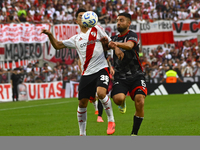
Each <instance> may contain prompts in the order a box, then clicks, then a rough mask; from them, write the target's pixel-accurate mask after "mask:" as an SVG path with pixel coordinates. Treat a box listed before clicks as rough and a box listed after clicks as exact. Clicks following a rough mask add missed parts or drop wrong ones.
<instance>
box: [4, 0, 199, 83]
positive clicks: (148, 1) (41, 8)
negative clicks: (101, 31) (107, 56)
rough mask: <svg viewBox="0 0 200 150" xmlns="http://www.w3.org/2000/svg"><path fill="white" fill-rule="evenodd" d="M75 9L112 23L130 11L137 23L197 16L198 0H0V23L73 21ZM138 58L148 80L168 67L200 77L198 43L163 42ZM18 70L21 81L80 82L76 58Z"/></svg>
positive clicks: (180, 74)
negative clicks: (21, 77)
mask: <svg viewBox="0 0 200 150" xmlns="http://www.w3.org/2000/svg"><path fill="white" fill-rule="evenodd" d="M78 8H85V9H86V10H92V11H95V12H96V13H97V15H98V16H99V21H100V23H102V24H107V23H115V22H116V17H117V15H118V14H119V13H121V12H129V13H130V14H131V15H132V19H133V20H135V21H138V22H144V21H150V22H153V21H155V20H160V19H165V20H166V19H168V20H173V21H177V20H183V19H199V18H200V1H199V0H110V1H109V0H0V23H12V22H14V23H19V22H31V23H50V24H60V23H73V24H75V12H76V10H77V9H78ZM140 60H141V65H142V67H143V69H144V71H145V72H146V79H147V80H148V79H150V78H162V77H163V75H164V74H165V72H166V71H167V70H168V69H169V68H170V67H173V69H175V70H176V71H177V73H178V75H179V77H194V76H200V42H199V43H191V42H189V41H185V42H184V46H183V47H180V48H175V47H174V46H171V45H168V44H167V43H164V46H158V47H157V48H156V49H152V50H151V52H150V54H149V55H145V53H142V51H141V50H140ZM111 61H112V59H111ZM18 72H19V73H21V74H22V75H24V82H49V81H60V80H64V81H70V80H72V81H79V80H80V76H81V72H80V70H79V67H78V60H77V59H75V60H74V63H73V64H71V65H66V64H65V61H63V62H57V63H56V65H55V66H54V67H53V68H52V67H50V66H49V65H48V63H44V65H43V66H42V67H41V66H40V67H38V63H36V64H31V63H30V64H29V65H28V66H22V67H20V68H18ZM6 82H8V74H7V70H3V69H2V68H0V83H6Z"/></svg>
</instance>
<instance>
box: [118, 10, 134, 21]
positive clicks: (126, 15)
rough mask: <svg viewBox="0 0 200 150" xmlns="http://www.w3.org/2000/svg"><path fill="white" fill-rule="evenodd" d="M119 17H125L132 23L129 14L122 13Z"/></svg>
mask: <svg viewBox="0 0 200 150" xmlns="http://www.w3.org/2000/svg"><path fill="white" fill-rule="evenodd" d="M118 16H124V17H126V18H128V19H130V21H131V15H130V14H129V13H127V12H123V13H120V14H119V15H118Z"/></svg>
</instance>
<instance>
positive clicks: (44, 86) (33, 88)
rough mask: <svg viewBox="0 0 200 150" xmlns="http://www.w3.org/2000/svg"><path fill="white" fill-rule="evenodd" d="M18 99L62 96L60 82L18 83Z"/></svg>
mask: <svg viewBox="0 0 200 150" xmlns="http://www.w3.org/2000/svg"><path fill="white" fill-rule="evenodd" d="M18 89H19V100H20V101H23V100H39V99H56V98H62V82H61V81H56V82H49V83H24V84H19V86H18Z"/></svg>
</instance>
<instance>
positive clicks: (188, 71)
mask: <svg viewBox="0 0 200 150" xmlns="http://www.w3.org/2000/svg"><path fill="white" fill-rule="evenodd" d="M182 74H183V76H184V77H192V76H193V66H192V61H191V60H190V59H188V60H187V65H186V67H185V68H184V69H183V72H182Z"/></svg>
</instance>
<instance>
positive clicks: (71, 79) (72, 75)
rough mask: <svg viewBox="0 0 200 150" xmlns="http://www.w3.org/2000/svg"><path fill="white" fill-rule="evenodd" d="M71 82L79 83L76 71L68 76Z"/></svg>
mask: <svg viewBox="0 0 200 150" xmlns="http://www.w3.org/2000/svg"><path fill="white" fill-rule="evenodd" d="M68 79H69V80H70V81H77V75H76V72H75V71H72V72H71V74H70V75H69V76H68Z"/></svg>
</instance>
